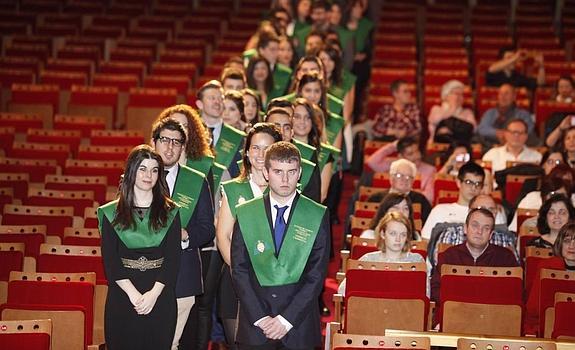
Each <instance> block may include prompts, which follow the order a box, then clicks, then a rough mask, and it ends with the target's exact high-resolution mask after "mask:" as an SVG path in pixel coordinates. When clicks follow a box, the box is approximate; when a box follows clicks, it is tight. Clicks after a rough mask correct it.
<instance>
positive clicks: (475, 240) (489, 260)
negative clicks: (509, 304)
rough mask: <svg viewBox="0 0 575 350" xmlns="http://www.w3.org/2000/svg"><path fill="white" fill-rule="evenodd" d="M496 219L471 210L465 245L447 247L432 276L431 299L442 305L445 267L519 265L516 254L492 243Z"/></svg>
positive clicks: (467, 222)
mask: <svg viewBox="0 0 575 350" xmlns="http://www.w3.org/2000/svg"><path fill="white" fill-rule="evenodd" d="M494 225H495V217H494V216H493V214H492V213H491V212H490V211H489V210H487V209H485V208H478V209H472V210H471V211H469V214H467V218H466V219H465V226H464V232H465V236H466V237H467V240H466V241H465V242H464V243H461V244H459V245H456V246H453V247H450V248H448V249H447V250H446V251H445V252H443V253H441V254H440V255H439V257H438V261H437V266H435V267H434V268H433V272H432V274H431V300H432V301H435V302H439V292H440V282H441V267H442V266H443V264H449V265H463V266H489V267H514V266H518V262H517V259H516V258H515V255H514V254H513V252H512V251H511V250H509V249H507V248H503V247H500V246H497V245H495V244H491V243H489V241H490V240H491V236H492V235H493V228H494Z"/></svg>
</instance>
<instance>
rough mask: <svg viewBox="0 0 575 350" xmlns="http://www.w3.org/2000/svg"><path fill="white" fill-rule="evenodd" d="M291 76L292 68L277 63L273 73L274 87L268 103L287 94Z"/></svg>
mask: <svg viewBox="0 0 575 350" xmlns="http://www.w3.org/2000/svg"><path fill="white" fill-rule="evenodd" d="M291 76H292V70H291V68H289V67H287V66H284V65H283V64H281V63H276V65H275V67H274V71H273V81H274V86H273V87H272V90H271V91H270V93H269V95H268V101H271V99H272V98H276V97H280V96H283V94H285V92H286V90H287V89H288V86H289V83H290V79H291Z"/></svg>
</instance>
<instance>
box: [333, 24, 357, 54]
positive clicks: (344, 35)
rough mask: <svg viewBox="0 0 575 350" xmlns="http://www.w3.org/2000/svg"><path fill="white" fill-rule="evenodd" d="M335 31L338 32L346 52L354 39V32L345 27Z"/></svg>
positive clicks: (339, 27)
mask: <svg viewBox="0 0 575 350" xmlns="http://www.w3.org/2000/svg"><path fill="white" fill-rule="evenodd" d="M335 31H336V32H337V36H338V38H339V42H340V44H341V47H342V48H343V50H345V48H346V47H347V44H348V43H349V41H350V40H352V39H353V32H351V31H350V30H348V29H347V28H345V27H343V26H337V27H335Z"/></svg>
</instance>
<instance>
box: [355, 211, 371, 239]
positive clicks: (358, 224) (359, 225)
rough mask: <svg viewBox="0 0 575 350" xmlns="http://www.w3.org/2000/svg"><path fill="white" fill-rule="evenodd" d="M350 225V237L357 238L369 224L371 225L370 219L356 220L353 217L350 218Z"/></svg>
mask: <svg viewBox="0 0 575 350" xmlns="http://www.w3.org/2000/svg"><path fill="white" fill-rule="evenodd" d="M350 223H351V235H352V236H358V237H359V235H361V233H362V232H363V231H364V230H367V229H368V228H369V224H370V223H371V219H366V218H357V217H355V216H350Z"/></svg>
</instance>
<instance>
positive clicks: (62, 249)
mask: <svg viewBox="0 0 575 350" xmlns="http://www.w3.org/2000/svg"><path fill="white" fill-rule="evenodd" d="M36 268H37V271H38V272H70V273H72V272H74V273H76V272H95V273H96V278H97V279H98V280H102V281H103V280H106V275H105V273H104V264H103V263H102V254H101V250H100V247H94V246H76V245H56V244H42V245H41V246H40V255H39V256H38V260H37V265H36Z"/></svg>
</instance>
